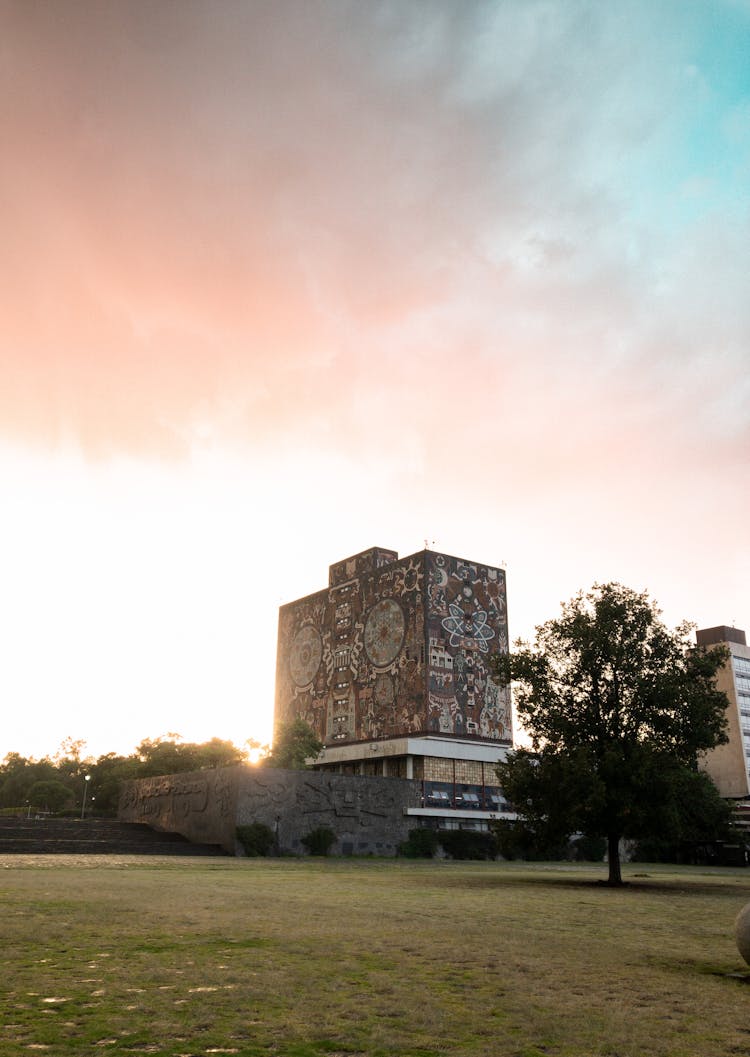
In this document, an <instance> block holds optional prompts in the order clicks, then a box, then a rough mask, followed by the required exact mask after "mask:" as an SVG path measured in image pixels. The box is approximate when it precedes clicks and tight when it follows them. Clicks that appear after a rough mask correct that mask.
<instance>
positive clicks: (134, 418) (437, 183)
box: [0, 0, 750, 758]
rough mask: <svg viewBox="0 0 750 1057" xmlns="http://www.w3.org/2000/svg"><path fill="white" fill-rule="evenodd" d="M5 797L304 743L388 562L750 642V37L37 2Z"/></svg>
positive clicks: (547, 603)
mask: <svg viewBox="0 0 750 1057" xmlns="http://www.w3.org/2000/svg"><path fill="white" fill-rule="evenodd" d="M0 144H2V148H1V149H2V162H1V164H0V220H1V228H0V230H1V231H2V252H0V540H1V541H2V547H1V548H0V630H1V631H2V638H1V639H0V707H1V708H2V722H1V723H0V758H2V756H4V755H5V753H7V752H9V751H19V752H21V753H23V754H24V755H33V756H41V755H43V754H46V753H53V752H54V751H55V750H56V748H57V747H58V745H59V744H60V742H61V741H62V740H63V738H65V737H67V736H71V737H74V738H81V739H84V740H85V741H86V742H87V750H88V751H89V752H90V753H92V754H93V755H99V754H101V753H104V752H107V751H121V752H130V751H132V749H133V747H134V746H135V745H136V743H137V742H138V741H140V740H141V739H142V738H144V737H157V736H159V735H161V734H165V733H167V732H176V733H179V734H180V735H182V736H183V737H185V738H186V739H188V740H191V741H192V740H199V741H201V740H205V739H207V738H210V737H212V736H217V737H222V738H231V739H232V740H234V741H235V742H236V743H237V744H241V743H242V742H244V741H245V739H247V738H250V737H255V738H258V739H260V740H263V741H266V740H268V739H269V738H270V734H271V723H272V710H273V685H274V669H275V649H276V627H277V617H278V607H279V605H280V604H282V603H284V602H288V601H291V600H293V599H295V598H297V597H300V596H301V595H305V594H308V593H310V592H312V591H316V590H318V589H320V588H322V587H324V586H326V584H327V577H328V566H329V565H330V564H331V563H333V562H335V561H338V560H339V559H341V558H344V557H346V556H348V555H351V554H354V553H356V552H358V551H361V550H364V549H365V548H367V547H371V546H380V547H386V548H393V549H396V550H398V551H399V553H400V554H402V555H406V554H410V553H413V552H414V551H418V550H420V549H422V548H423V547H424V546H425V542H427V543H428V544H429V546H430V548H431V549H435V550H443V551H446V552H448V553H450V554H455V555H459V556H462V557H466V558H470V559H475V560H477V561H480V562H484V563H489V564H492V565H500V564H504V565H505V566H506V568H507V577H508V602H509V615H510V624H511V636H512V637H513V638H515V637H516V636H524V637H527V636H529V635H531V634H533V628H534V625H535V624H538V623H541V622H542V621H544V620H546V619H548V618H550V617H552V616H554V615H556V613H557V612H558V610H559V604H560V602H561V601H563V600H565V599H567V598H569V597H571V596H572V595H573V594H574V593H575V592H576V591H577V590H578V589H579V588H587V587H590V586H591V585H592V584H593V583H594V582H596V581H606V580H620V581H622V582H623V583H625V584H627V585H628V586H630V587H633V588H636V589H639V590H641V589H647V590H648V591H649V592H650V593H651V595H652V596H653V597H654V598H655V599H656V600H657V601H658V602H659V604H660V605H661V607H662V609H663V611H664V616H665V619H666V620H667V622H668V623H670V624H675V623H677V622H678V621H680V620H682V619H689V620H692V621H695V622H696V623H697V624H698V626H702V627H706V626H712V625H715V624H732V623H733V624H736V625H737V626H738V627H741V628H745V629H746V630H747V631H748V632H750V575H749V573H750V545H749V542H748V523H749V520H750V510H749V509H748V508H749V505H750V504H749V502H748V497H749V496H750V488H749V487H748V466H749V464H750V443H749V441H750V370H749V368H750V222H749V220H750V2H748V0H705V2H701V0H673V2H671V0H643V2H640V0H620V2H618V3H601V2H600V0H569V2H568V0H497V2H494V3H493V2H479V0H395V2H382V3H381V2H377V0H355V2H348V0H325V2H320V0H273V2H272V0H267V2H262V0H242V2H240V0H211V2H209V0H204V2H201V3H198V2H192V0H158V2H154V0H118V2H108V0H91V2H87V0H75V2H73V0H70V2H67V3H66V2H64V0H49V2H40V0H0Z"/></svg>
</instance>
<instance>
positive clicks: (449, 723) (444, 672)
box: [427, 552, 512, 741]
mask: <svg viewBox="0 0 750 1057" xmlns="http://www.w3.org/2000/svg"><path fill="white" fill-rule="evenodd" d="M427 634H428V644H429V657H428V677H427V681H428V721H427V727H428V730H430V731H437V732H440V733H441V734H453V735H458V736H461V737H466V736H468V737H479V738H491V739H493V740H499V741H510V740H511V737H512V728H511V708H510V690H509V688H507V687H505V688H501V687H500V686H499V684H498V683H497V682H496V681H495V680H494V679H493V677H492V672H491V669H490V659H491V657H492V655H493V654H494V653H497V652H506V651H507V649H508V619H507V604H506V591H505V573H504V571H503V570H502V569H496V568H493V567H492V566H487V565H478V564H476V563H474V562H468V561H465V560H463V559H460V558H452V557H450V556H448V555H446V554H433V553H431V552H429V553H428V555H427Z"/></svg>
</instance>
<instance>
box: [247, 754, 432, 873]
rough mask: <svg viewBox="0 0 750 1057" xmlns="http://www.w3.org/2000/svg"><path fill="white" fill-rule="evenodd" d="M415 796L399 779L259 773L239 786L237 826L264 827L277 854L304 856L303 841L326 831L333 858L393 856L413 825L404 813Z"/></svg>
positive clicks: (414, 785)
mask: <svg viewBox="0 0 750 1057" xmlns="http://www.w3.org/2000/svg"><path fill="white" fill-rule="evenodd" d="M419 796H420V790H419V784H418V783H416V782H411V781H407V780H406V779H401V778H374V777H372V778H367V777H364V776H360V775H356V776H354V775H343V774H328V773H325V772H323V771H277V770H273V769H271V768H267V769H266V768H259V769H258V770H257V771H255V772H253V774H252V776H251V777H250V779H249V780H248V781H245V782H243V783H242V786H241V788H240V791H239V797H238V802H237V823H238V825H247V824H249V823H251V822H264V823H265V824H266V825H267V826H270V827H271V828H272V829H273V830H274V831H275V832H277V833H278V839H279V846H280V848H281V850H282V852H292V853H297V854H303V853H304V850H305V849H304V845H303V844H302V843H301V840H302V837H304V836H306V835H307V834H308V833H309V832H310V831H311V830H313V829H317V828H318V827H319V826H328V827H329V828H330V829H332V830H333V832H334V833H335V834H336V838H337V840H336V844H335V845H334V846H333V847H332V849H331V853H332V854H333V855H395V854H396V849H397V847H398V845H399V844H400V843H401V842H402V841H404V840H406V838H407V837H408V835H409V830H410V829H412V828H414V826H415V825H417V822H416V821H415V819H414V818H409V817H407V815H406V814H405V808H407V807H417V806H418V805H419Z"/></svg>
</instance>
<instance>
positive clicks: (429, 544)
mask: <svg viewBox="0 0 750 1057" xmlns="http://www.w3.org/2000/svg"><path fill="white" fill-rule="evenodd" d="M434 546H435V540H425V541H424V549H425V550H426V551H427V550H429V549H430V547H434Z"/></svg>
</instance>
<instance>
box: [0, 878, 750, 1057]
mask: <svg viewBox="0 0 750 1057" xmlns="http://www.w3.org/2000/svg"><path fill="white" fill-rule="evenodd" d="M0 863H1V864H2V867H4V868H2V869H0V897H1V898H2V907H1V908H0V912H1V913H2V920H3V925H4V929H3V931H4V934H5V940H6V947H5V965H4V973H3V975H4V986H5V994H4V998H3V1005H4V1008H3V1009H2V1013H3V1017H2V1022H3V1029H2V1035H0V1054H2V1057H5V1055H14V1054H28V1053H29V1051H30V1050H31V1049H39V1048H47V1049H49V1050H51V1051H53V1052H54V1053H55V1054H61V1055H64V1054H68V1053H69V1054H76V1055H83V1054H94V1053H101V1052H110V1053H121V1054H134V1055H135V1054H147V1053H149V1054H163V1055H165V1057H180V1055H182V1057H193V1055H195V1057H197V1055H202V1054H209V1053H239V1054H243V1055H247V1057H259V1055H274V1054H275V1055H283V1057H318V1055H328V1057H335V1055H342V1057H343V1055H347V1057H357V1055H365V1054H366V1055H374V1057H381V1055H382V1057H386V1055H388V1057H391V1055H394V1057H439V1055H443V1054H448V1053H451V1054H461V1055H462V1057H506V1055H507V1057H540V1055H556V1057H636V1055H637V1057H642V1055H643V1054H649V1055H655V1057H693V1055H694V1057H698V1055H700V1057H705V1055H706V1054H711V1057H724V1055H727V1057H728V1055H734V1054H738V1055H739V1054H743V1055H746V1054H748V1053H749V1052H750V980H749V979H748V975H747V974H746V973H744V969H743V963H742V960H741V959H740V957H739V955H738V953H737V951H736V948H735V946H734V940H733V936H732V922H733V920H734V917H735V915H736V913H737V911H738V910H739V909H740V907H741V906H743V905H744V903H745V902H747V901H748V900H749V899H750V884H749V883H748V882H750V876H749V875H748V874H747V873H745V872H744V871H741V870H736V871H732V870H727V871H707V870H704V871H701V870H689V869H679V870H678V869H669V868H656V867H655V868H648V870H647V872H648V874H649V876H647V877H636V876H635V873H643V872H644V867H642V866H641V867H639V868H638V870H637V871H636V870H635V868H631V875H630V879H631V881H632V884H631V885H630V886H629V887H627V888H625V889H623V890H620V891H612V890H610V889H607V888H605V887H603V886H601V885H599V884H597V883H596V880H597V878H598V877H599V876H600V871H595V870H593V869H591V868H586V867H562V866H561V867H554V866H551V867H550V866H544V865H539V866H533V867H532V866H527V865H518V864H499V863H479V864H461V863H442V862H435V863H431V862H426V863H407V862H393V861H378V860H368V861H356V860H348V861H341V860H338V861H337V860H330V861H318V862H312V861H310V860H215V861H211V862H207V861H206V860H183V859H180V860H154V859H132V858H131V859H121V860H120V859H107V858H102V859H96V860H95V859H92V858H89V859H86V860H85V861H83V862H82V861H80V860H75V861H68V862H65V861H61V860H60V859H59V858H58V857H50V858H39V857H37V858H34V859H28V860H25V861H22V860H18V859H16V858H14V857H7V858H5V859H4V860H0ZM733 972H735V973H737V972H739V973H740V977H732V976H731V975H729V974H731V973H733Z"/></svg>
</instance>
